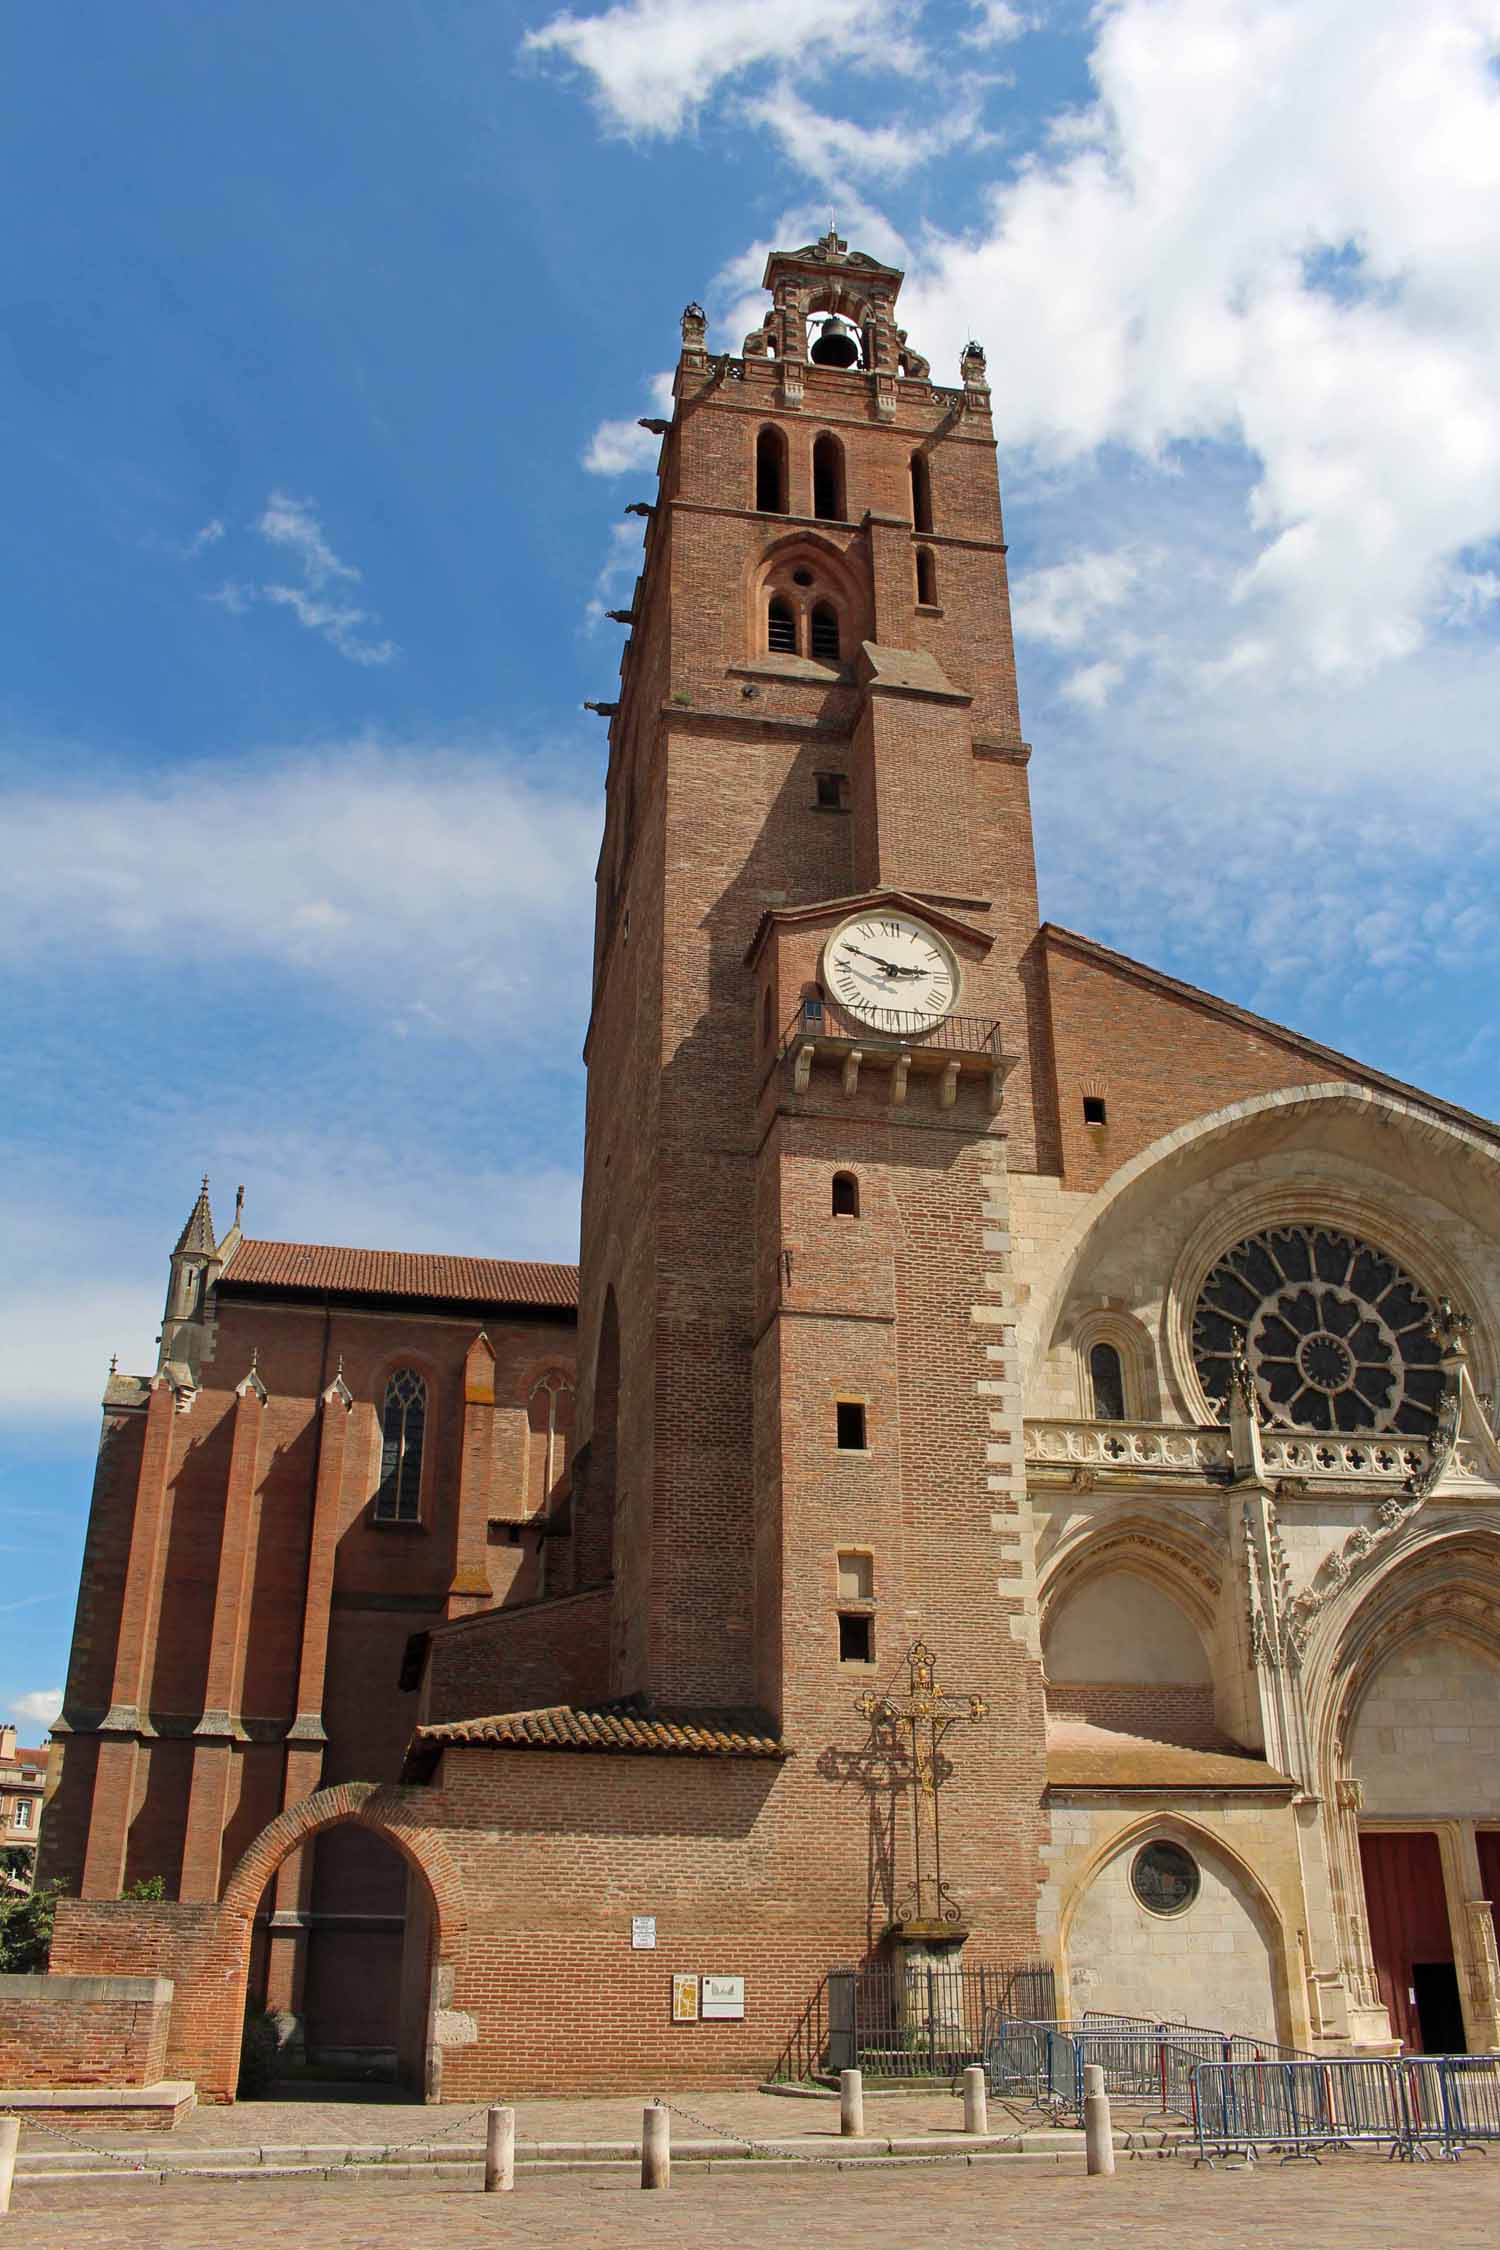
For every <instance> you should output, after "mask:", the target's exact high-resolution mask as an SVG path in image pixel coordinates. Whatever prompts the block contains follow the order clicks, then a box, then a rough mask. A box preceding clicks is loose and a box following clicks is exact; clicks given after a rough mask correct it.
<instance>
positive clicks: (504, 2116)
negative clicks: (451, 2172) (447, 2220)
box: [484, 2109, 516, 2195]
mask: <svg viewBox="0 0 1500 2250" xmlns="http://www.w3.org/2000/svg"><path fill="white" fill-rule="evenodd" d="M515 2184H516V2113H515V2111H514V2110H513V2109H490V2110H486V2111H485V2125H484V2192H485V2194H486V2195H495V2194H505V2193H506V2192H507V2191H508V2190H509V2189H511V2188H513V2187H514V2186H515Z"/></svg>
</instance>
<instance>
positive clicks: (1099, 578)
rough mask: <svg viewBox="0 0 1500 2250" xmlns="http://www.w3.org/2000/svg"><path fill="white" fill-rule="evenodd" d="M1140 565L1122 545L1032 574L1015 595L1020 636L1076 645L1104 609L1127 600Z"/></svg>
mask: <svg viewBox="0 0 1500 2250" xmlns="http://www.w3.org/2000/svg"><path fill="white" fill-rule="evenodd" d="M1141 567H1142V565H1141V558H1140V557H1139V556H1138V555H1135V554H1131V553H1128V552H1126V551H1124V550H1123V549H1121V550H1117V551H1116V552H1115V553H1113V554H1107V553H1104V552H1102V551H1098V550H1096V551H1093V552H1090V553H1088V554H1080V555H1071V556H1069V558H1068V560H1067V561H1066V562H1060V563H1052V564H1050V565H1049V566H1048V567H1047V568H1046V569H1044V570H1035V571H1031V572H1029V573H1027V574H1026V575H1025V576H1023V577H1022V578H1020V579H1019V580H1018V581H1017V583H1016V586H1015V587H1014V589H1013V591H1012V596H1011V614H1012V618H1013V620H1014V623H1015V628H1016V636H1017V638H1018V639H1019V640H1034V641H1047V642H1050V643H1051V644H1052V645H1053V646H1054V647H1057V648H1077V647H1078V645H1079V643H1080V642H1081V641H1082V640H1083V638H1084V636H1085V635H1086V634H1087V633H1088V632H1089V631H1090V629H1091V628H1092V627H1093V625H1094V623H1095V621H1096V620H1097V618H1098V617H1099V616H1100V614H1101V612H1103V611H1105V610H1112V609H1118V608H1119V606H1120V604H1121V603H1122V602H1123V601H1125V599H1126V597H1127V596H1128V595H1129V594H1130V592H1131V590H1132V588H1133V587H1134V586H1135V585H1136V584H1137V582H1138V580H1139V578H1140V575H1141Z"/></svg>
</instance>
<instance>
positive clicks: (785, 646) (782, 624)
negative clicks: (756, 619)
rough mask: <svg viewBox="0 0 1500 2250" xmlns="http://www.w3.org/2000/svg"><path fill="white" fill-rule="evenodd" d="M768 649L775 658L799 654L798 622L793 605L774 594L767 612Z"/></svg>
mask: <svg viewBox="0 0 1500 2250" xmlns="http://www.w3.org/2000/svg"><path fill="white" fill-rule="evenodd" d="M766 647H767V648H768V649H769V650H770V651H771V653H772V655H773V656H795V655H796V653H797V620H796V618H795V617H794V616H793V615H792V605H791V603H790V602H785V601H783V600H782V599H781V597H780V595H779V594H773V595H772V597H771V605H770V607H769V609H768V610H767V611H766Z"/></svg>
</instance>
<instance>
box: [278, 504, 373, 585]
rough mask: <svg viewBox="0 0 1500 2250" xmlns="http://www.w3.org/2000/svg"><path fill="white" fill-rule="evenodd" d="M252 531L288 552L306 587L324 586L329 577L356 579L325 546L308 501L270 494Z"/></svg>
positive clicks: (347, 565)
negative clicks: (286, 549)
mask: <svg viewBox="0 0 1500 2250" xmlns="http://www.w3.org/2000/svg"><path fill="white" fill-rule="evenodd" d="M255 528H256V530H257V531H258V532H259V533H260V535H261V537H262V539H268V540H270V542H271V544H272V545H273V546H275V547H287V548H289V549H290V550H291V552H292V553H293V554H294V555H295V556H296V558H297V561H298V562H299V563H300V565H301V567H302V575H303V577H304V578H305V579H306V581H307V583H308V585H309V586H313V587H320V586H326V585H327V584H328V581H329V580H330V578H348V579H357V578H358V577H359V572H358V571H357V570H356V569H355V568H354V566H353V564H352V563H346V562H340V560H339V558H338V556H337V555H336V554H335V553H334V551H333V549H332V547H330V546H329V544H328V540H327V538H326V536H325V535H324V531H323V526H322V525H321V523H319V521H318V511H317V509H316V507H315V506H314V505H313V503H312V501H311V500H294V499H293V498H292V496H291V494H290V493H288V492H273V493H272V494H271V497H270V499H269V500H268V501H267V502H266V504H265V507H264V508H263V509H262V510H261V513H260V515H259V517H258V518H257V520H256V525H255Z"/></svg>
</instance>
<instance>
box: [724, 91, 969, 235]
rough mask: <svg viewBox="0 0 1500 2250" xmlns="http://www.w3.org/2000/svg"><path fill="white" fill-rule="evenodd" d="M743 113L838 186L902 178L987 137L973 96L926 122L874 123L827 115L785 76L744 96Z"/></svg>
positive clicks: (804, 166)
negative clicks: (757, 92)
mask: <svg viewBox="0 0 1500 2250" xmlns="http://www.w3.org/2000/svg"><path fill="white" fill-rule="evenodd" d="M742 114H743V115H744V116H745V117H746V119H747V120H748V121H749V122H750V123H751V124H752V125H763V126H764V127H765V128H766V130H767V131H768V132H770V133H773V134H774V135H775V137H776V138H777V140H779V141H780V143H781V146H782V148H783V150H784V152H785V153H786V155H787V156H788V157H789V158H790V159H791V161H792V163H794V164H795V165H796V166H797V167H798V168H799V170H801V171H803V172H806V173H807V174H808V175H809V176H810V177H811V178H812V179H815V180H823V181H825V182H826V183H827V184H828V186H830V187H832V188H838V189H840V190H842V189H843V187H844V185H845V183H846V182H848V181H850V180H857V179H871V180H886V181H895V180H903V179H905V178H906V176H907V174H908V173H910V172H915V171H917V170H919V169H920V167H921V166H922V165H924V164H929V163H931V161H932V159H933V158H934V157H936V156H943V155H946V154H947V153H948V152H949V151H951V150H952V149H955V148H959V147H964V146H972V145H974V144H976V143H980V142H982V141H983V140H984V138H985V135H984V133H983V131H982V129H981V126H980V122H979V108H978V104H977V102H975V101H974V100H972V99H970V100H965V101H959V102H956V103H953V104H951V105H950V106H949V107H948V109H947V110H946V111H945V112H944V114H943V115H942V116H940V117H936V118H934V119H933V120H932V122H931V123H930V124H925V125H924V124H919V123H917V122H916V121H915V120H905V121H899V122H892V123H889V124H879V125H872V124H866V123H863V122H860V121H858V120H856V119H854V118H849V117H829V116H827V115H826V114H825V113H824V112H823V111H821V110H817V109H814V108H813V107H812V106H811V104H810V103H808V102H805V101H804V100H803V99H802V97H801V95H800V94H799V93H798V92H797V91H796V89H795V87H793V86H792V85H791V83H790V82H789V81H788V80H786V79H782V80H781V81H779V82H778V83H777V84H776V85H774V86H773V87H772V88H771V89H770V91H769V92H768V93H766V94H762V95H756V96H755V97H754V98H753V99H748V100H746V101H745V102H744V103H743V104H742ZM847 215H848V214H847V204H846V206H845V211H844V213H843V215H842V217H841V220H840V224H841V226H843V227H844V231H845V232H846V233H847V224H846V222H847ZM861 247H863V244H861Z"/></svg>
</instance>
